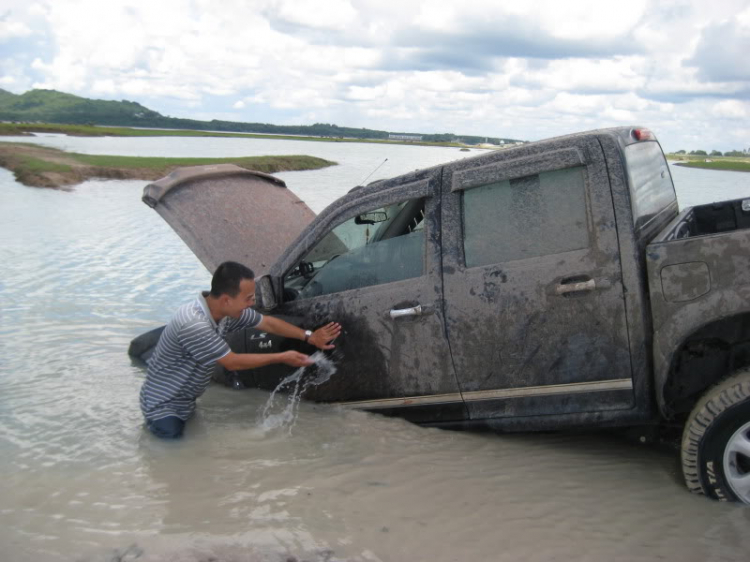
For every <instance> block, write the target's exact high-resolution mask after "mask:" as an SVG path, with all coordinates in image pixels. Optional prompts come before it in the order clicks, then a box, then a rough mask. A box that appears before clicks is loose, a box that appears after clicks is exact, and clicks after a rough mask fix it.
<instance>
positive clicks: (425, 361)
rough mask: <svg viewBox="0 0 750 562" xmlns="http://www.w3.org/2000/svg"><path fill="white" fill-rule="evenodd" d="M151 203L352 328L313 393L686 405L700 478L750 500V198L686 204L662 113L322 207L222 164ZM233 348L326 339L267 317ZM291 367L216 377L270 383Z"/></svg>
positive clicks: (189, 236)
mask: <svg viewBox="0 0 750 562" xmlns="http://www.w3.org/2000/svg"><path fill="white" fill-rule="evenodd" d="M143 199H144V201H145V202H146V203H147V204H148V205H150V206H151V207H153V208H155V209H156V211H158V212H159V213H160V214H161V215H162V216H163V217H164V218H165V219H166V221H167V222H168V223H169V224H170V225H171V226H172V227H173V228H174V229H175V230H176V231H177V233H178V234H179V235H180V236H181V237H182V238H183V239H184V240H185V242H186V243H187V244H188V245H189V246H190V247H191V248H192V249H193V251H194V252H195V253H196V255H197V256H198V257H199V259H200V260H201V261H202V262H203V263H204V264H205V265H206V267H207V268H208V269H209V270H210V271H213V269H214V268H215V267H216V266H217V265H218V264H219V263H220V262H222V261H224V260H227V259H231V260H235V261H239V262H242V263H244V264H246V265H248V266H249V267H251V268H252V269H254V270H255V271H256V273H257V274H259V277H258V279H257V303H258V304H257V308H258V309H259V310H261V311H262V312H263V313H267V314H274V315H277V316H280V317H282V318H285V319H286V320H289V321H291V322H293V323H296V324H297V325H300V326H303V327H305V328H309V329H314V328H316V327H318V326H320V325H322V324H324V323H326V322H328V321H332V320H335V321H337V322H340V323H341V324H342V325H343V326H344V332H343V334H342V336H341V337H340V338H339V340H338V341H337V348H336V356H335V359H336V361H337V362H338V373H337V374H336V375H335V376H334V377H332V378H331V379H330V380H329V381H328V382H326V383H325V384H322V385H320V386H318V387H313V388H310V390H309V392H308V394H307V396H306V397H307V398H308V399H311V400H315V401H319V402H328V403H334V404H339V405H342V406H344V407H352V408H360V409H364V410H371V411H377V412H381V413H385V414H389V415H399V416H402V417H405V418H407V419H409V420H412V421H414V422H416V423H421V424H427V425H430V426H437V427H445V428H461V427H467V426H472V425H478V424H481V425H485V426H490V427H491V428H494V429H497V430H502V431H531V430H550V429H561V428H572V427H615V426H642V425H648V424H654V425H656V424H665V423H668V424H678V423H679V424H683V425H684V432H683V440H682V465H683V470H684V475H685V480H686V482H687V486H688V488H689V489H690V490H692V491H694V492H698V493H703V494H705V495H707V496H710V497H712V498H716V499H719V500H734V501H742V502H745V503H750V252H749V251H748V248H750V199H747V200H737V201H726V202H721V203H714V204H709V205H702V206H698V207H692V208H686V209H683V210H682V211H679V209H678V205H677V199H676V196H675V191H674V186H673V183H672V178H671V174H670V171H669V167H668V166H667V163H666V161H665V159H664V156H663V154H662V150H661V147H660V145H659V143H658V141H657V139H656V137H655V136H654V135H653V134H652V133H651V132H650V131H649V130H647V129H644V128H639V127H628V128H614V129H605V130H597V131H591V132H586V133H580V134H575V135H571V136H565V137H560V138H554V139H551V140H545V141H540V142H534V143H530V144H525V145H522V146H519V147H515V148H512V149H508V150H502V151H494V152H489V153H485V154H481V155H479V156H476V157H473V158H467V159H464V160H460V161H456V162H452V163H449V164H444V165H440V166H436V167H433V168H429V169H424V170H419V171H415V172H412V173H408V174H406V175H403V176H400V177H396V178H392V179H388V180H383V181H377V182H375V183H372V184H369V185H366V186H358V187H355V188H354V189H352V190H351V191H350V192H349V193H347V194H346V195H345V196H343V197H341V198H340V199H338V200H337V201H335V202H334V203H332V204H331V205H330V206H329V207H328V208H327V209H325V210H324V211H323V212H322V213H320V215H318V216H315V214H314V213H313V212H312V211H311V210H310V209H309V208H308V207H307V206H306V205H305V204H304V203H303V202H302V201H300V200H299V199H298V198H297V197H296V196H294V194H292V193H291V192H290V191H289V190H288V189H286V186H285V185H284V183H283V182H282V181H281V180H279V179H277V178H274V177H272V176H268V175H264V174H261V173H253V172H248V171H246V170H242V169H240V168H236V167H234V166H227V165H225V166H207V167H198V168H184V169H180V170H178V171H176V172H174V173H173V174H171V175H170V176H168V177H166V178H164V179H162V180H159V181H158V182H155V183H153V184H150V185H149V186H147V187H146V189H145V192H144V197H143ZM230 345H231V346H232V347H233V349H234V350H235V351H236V352H252V353H263V352H271V351H278V350H284V349H290V348H295V349H300V350H301V351H308V352H310V351H312V349H308V348H306V347H305V344H303V343H301V342H298V341H284V340H281V339H278V338H276V336H271V335H270V334H265V333H262V332H258V331H256V330H248V331H247V332H245V333H242V334H240V335H239V336H238V337H236V338H235V339H234V340H232V341H231V342H230ZM145 347H148V345H144V344H143V341H141V342H140V343H139V342H138V341H137V340H136V341H134V347H133V349H134V351H133V352H134V353H135V354H140V353H142V352H143V351H144V349H145ZM288 374H289V369H288V368H287V367H284V366H272V367H266V368H263V369H258V370H255V371H246V372H236V373H220V374H219V375H217V377H218V379H220V380H223V381H224V382H225V383H227V384H230V385H234V386H237V387H242V386H244V387H256V388H263V389H273V388H275V387H276V385H277V384H278V383H279V381H280V380H281V379H282V378H283V377H284V376H286V375H288Z"/></svg>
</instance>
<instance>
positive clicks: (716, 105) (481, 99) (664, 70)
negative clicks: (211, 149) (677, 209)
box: [0, 0, 750, 151]
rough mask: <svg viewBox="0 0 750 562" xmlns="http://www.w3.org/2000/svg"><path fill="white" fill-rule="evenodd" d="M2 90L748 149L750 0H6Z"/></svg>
mask: <svg viewBox="0 0 750 562" xmlns="http://www.w3.org/2000/svg"><path fill="white" fill-rule="evenodd" d="M0 88H3V89H5V90H8V91H11V92H13V93H17V94H20V93H23V92H25V91H28V90H30V89H32V88H48V89H55V90H59V91H64V92H68V93H72V94H76V95H80V96H85V97H91V98H96V99H113V100H122V99H126V100H131V101H137V102H139V103H141V104H143V105H145V106H146V107H149V108H150V109H153V110H155V111H158V112H160V113H162V114H163V115H169V116H172V117H186V118H194V119H202V120H210V119H226V120H232V121H243V122H263V123H274V124H280V125H281V124H289V125H292V124H294V125H297V124H302V125H309V124H313V123H335V124H337V125H340V126H348V127H366V128H372V129H379V130H387V131H393V132H413V133H419V132H421V133H445V132H449V133H456V134H466V135H481V136H490V137H504V138H515V139H523V140H531V141H533V140H539V139H543V138H548V137H552V136H557V135H562V134H568V133H574V132H579V131H584V130H590V129H596V128H600V127H610V126H620V125H640V126H646V127H649V128H650V129H652V130H653V131H654V132H655V133H656V135H657V136H658V137H659V139H660V140H661V142H662V145H663V147H664V148H665V150H668V151H676V150H680V149H683V150H688V151H690V150H695V149H703V150H709V151H710V150H721V151H726V150H733V149H748V148H750V0H712V1H710V2H709V1H706V0H663V1H649V0H628V1H627V2H622V1H619V2H612V1H610V0H596V1H588V0H586V1H576V0H565V1H560V0H552V1H547V0H535V1H533V2H524V1H523V0H514V1H506V0H488V1H485V0H470V1H468V2H466V3H464V2H459V1H455V0H454V1H451V2H446V1H439V0H221V1H218V0H217V1H213V0H132V1H121V0H106V1H105V0H0Z"/></svg>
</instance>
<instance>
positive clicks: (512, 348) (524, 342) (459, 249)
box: [443, 138, 633, 419]
mask: <svg viewBox="0 0 750 562" xmlns="http://www.w3.org/2000/svg"><path fill="white" fill-rule="evenodd" d="M553 148H556V150H552V151H550V152H542V153H538V149H536V151H537V153H536V154H530V153H526V154H524V153H523V152H522V151H520V152H519V151H514V152H512V153H506V154H498V155H496V156H495V157H494V162H493V161H490V162H488V160H487V159H479V160H470V161H464V162H459V163H456V164H453V165H451V166H449V167H447V168H446V172H445V176H444V178H445V181H444V183H443V224H444V225H447V226H448V228H445V229H444V238H443V246H444V249H445V253H444V256H443V259H444V272H445V275H444V284H445V302H446V323H447V330H448V336H449V340H450V345H451V349H452V355H453V360H454V363H455V368H456V373H457V376H458V379H459V382H460V388H461V392H462V395H463V399H464V401H465V402H466V404H467V408H468V411H469V415H470V417H471V418H472V419H487V418H504V417H515V416H533V415H549V414H567V413H576V412H592V411H599V410H608V409H622V408H630V407H632V405H633V393H632V387H633V384H632V378H631V368H630V355H629V351H628V331H627V324H626V318H625V307H624V300H623V289H622V275H621V266H620V255H619V246H618V240H617V231H616V228H615V217H614V212H613V205H612V197H611V193H610V187H609V181H608V176H607V170H606V167H605V164H604V156H603V154H602V151H601V148H600V146H599V144H598V142H597V141H596V140H595V139H593V138H581V139H579V140H577V141H576V142H575V144H574V145H572V146H571V144H570V143H568V144H567V146H565V147H564V148H559V147H553Z"/></svg>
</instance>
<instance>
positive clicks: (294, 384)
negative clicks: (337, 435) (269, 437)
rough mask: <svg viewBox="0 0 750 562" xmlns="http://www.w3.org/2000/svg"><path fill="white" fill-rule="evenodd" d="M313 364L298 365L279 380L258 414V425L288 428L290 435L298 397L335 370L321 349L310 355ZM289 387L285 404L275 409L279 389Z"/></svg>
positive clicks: (324, 379)
mask: <svg viewBox="0 0 750 562" xmlns="http://www.w3.org/2000/svg"><path fill="white" fill-rule="evenodd" d="M310 359H311V360H312V361H313V364H312V365H310V366H308V367H300V368H299V369H297V370H296V371H294V372H293V373H292V374H291V375H289V376H288V377H286V378H285V379H284V380H283V381H281V382H280V383H279V384H278V386H277V387H276V388H275V389H274V390H273V392H272V393H271V396H269V397H268V401H267V402H266V405H265V407H264V408H263V413H262V414H261V415H260V418H259V420H258V425H260V427H261V428H262V429H264V430H266V431H269V430H272V429H279V428H283V427H288V428H289V434H290V435H291V433H292V429H293V428H294V424H295V422H296V421H297V412H298V411H299V403H300V399H301V398H302V395H303V394H304V392H305V391H306V390H307V389H308V388H310V387H311V386H318V385H321V384H323V383H324V382H327V381H328V380H329V379H330V378H331V377H332V376H333V375H334V373H335V372H336V365H335V363H334V362H333V360H332V359H331V358H330V357H327V356H326V355H325V354H324V353H323V352H322V351H316V352H315V353H313V354H312V355H311V356H310ZM283 388H287V389H290V392H289V394H288V395H287V399H286V404H285V405H284V406H283V408H282V409H281V411H276V412H274V410H275V409H276V410H278V408H274V402H275V400H276V394H277V393H278V392H279V390H281V389H283Z"/></svg>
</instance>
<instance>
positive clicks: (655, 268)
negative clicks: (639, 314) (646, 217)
mask: <svg viewBox="0 0 750 562" xmlns="http://www.w3.org/2000/svg"><path fill="white" fill-rule="evenodd" d="M646 264H647V266H648V281H649V289H650V293H651V313H652V316H653V321H654V331H655V332H657V333H658V331H659V329H660V327H661V326H662V325H664V324H665V323H666V322H667V321H668V320H669V319H670V318H672V319H673V320H674V321H677V319H678V318H681V320H679V321H678V323H683V322H685V321H687V319H688V318H689V319H691V321H693V320H696V318H697V319H700V318H701V317H709V316H711V317H715V314H714V313H715V311H716V308H717V307H718V306H719V304H717V303H719V302H721V305H722V306H724V305H727V303H730V302H734V301H735V300H736V299H737V298H739V297H738V295H739V294H741V293H742V294H744V293H745V291H746V289H750V199H737V200H734V201H723V202H721V203H711V204H708V205H700V206H698V207H690V208H688V209H685V210H684V211H682V212H681V213H680V214H679V215H678V216H677V217H675V218H674V220H672V221H671V222H670V223H669V224H668V225H667V226H666V227H665V228H664V230H663V231H662V232H660V233H659V234H658V235H657V236H656V237H655V238H654V240H653V241H652V242H651V243H650V244H649V245H648V246H647V248H646ZM735 304H736V305H737V306H738V307H739V304H740V303H735ZM704 307H705V308H704ZM729 308H730V310H728V312H729V313H731V309H732V308H733V306H730V307H729ZM688 309H691V310H692V311H693V312H692V313H691V312H690V311H689V310H688ZM709 312H710V313H711V314H709ZM697 321H698V320H696V322H697ZM657 335H658V334H657Z"/></svg>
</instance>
